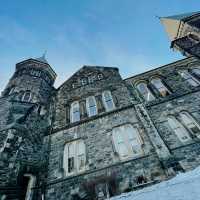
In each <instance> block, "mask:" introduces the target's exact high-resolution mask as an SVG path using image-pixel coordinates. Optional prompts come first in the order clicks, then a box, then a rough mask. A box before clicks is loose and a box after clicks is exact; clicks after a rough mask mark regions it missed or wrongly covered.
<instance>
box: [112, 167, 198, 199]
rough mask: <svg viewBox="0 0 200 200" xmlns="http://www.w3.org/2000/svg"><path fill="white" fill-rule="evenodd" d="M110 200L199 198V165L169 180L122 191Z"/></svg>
mask: <svg viewBox="0 0 200 200" xmlns="http://www.w3.org/2000/svg"><path fill="white" fill-rule="evenodd" d="M111 199H112V200H200V167H198V168H196V169H195V170H193V171H190V172H187V173H182V174H179V175H177V176H176V177H174V178H172V179H171V180H168V181H164V182H162V183H159V184H156V185H153V186H151V187H147V188H144V189H142V190H138V191H135V192H129V193H124V194H122V195H120V196H117V197H113V198H111Z"/></svg>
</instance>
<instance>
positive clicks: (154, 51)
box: [0, 0, 200, 91]
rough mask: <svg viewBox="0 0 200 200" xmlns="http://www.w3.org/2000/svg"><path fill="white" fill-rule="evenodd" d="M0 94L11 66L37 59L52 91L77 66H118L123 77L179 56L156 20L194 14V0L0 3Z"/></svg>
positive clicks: (197, 7) (198, 5)
mask: <svg viewBox="0 0 200 200" xmlns="http://www.w3.org/2000/svg"><path fill="white" fill-rule="evenodd" d="M0 3H1V6H0V91H1V90H2V89H3V88H4V87H5V85H6V83H7V82H8V79H9V78H10V77H11V75H12V74H13V72H14V68H15V64H16V63H17V62H19V61H22V60H23V59H27V58H30V57H33V58H34V57H40V56H41V55H42V54H43V52H44V51H45V50H47V56H46V57H47V60H48V62H49V63H50V65H51V66H52V67H53V68H54V70H55V71H56V72H57V74H58V78H57V81H56V84H55V86H56V87H58V86H59V85H60V84H61V83H62V82H63V81H64V80H66V79H67V78H68V77H69V76H71V75H72V74H73V73H74V72H75V71H76V70H78V69H79V68H80V67H81V66H82V65H103V66H116V67H119V69H120V72H121V75H122V77H123V78H126V77H128V76H132V75H134V74H138V73H141V72H143V71H147V70H149V69H152V68H155V67H158V66H160V65H164V64H167V63H170V62H173V61H176V60H178V59H181V58H182V56H181V55H180V54H179V53H177V52H173V51H172V50H170V48H169V46H170V43H169V40H168V38H167V35H166V33H165V31H164V28H163V26H162V25H161V24H160V22H159V20H158V18H156V16H168V15H174V14H179V13H185V12H193V11H199V10H200V1H199V0H18V1H13V0H7V1H5V0H0Z"/></svg>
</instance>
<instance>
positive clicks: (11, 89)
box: [9, 87, 15, 95]
mask: <svg viewBox="0 0 200 200" xmlns="http://www.w3.org/2000/svg"><path fill="white" fill-rule="evenodd" d="M14 91H15V87H12V88H10V91H9V95H10V94H12V93H13V92H14Z"/></svg>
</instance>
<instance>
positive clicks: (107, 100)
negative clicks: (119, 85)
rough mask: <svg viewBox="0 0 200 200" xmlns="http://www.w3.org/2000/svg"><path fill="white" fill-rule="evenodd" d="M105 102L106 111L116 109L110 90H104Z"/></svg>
mask: <svg viewBox="0 0 200 200" xmlns="http://www.w3.org/2000/svg"><path fill="white" fill-rule="evenodd" d="M102 97H103V104H104V106H105V108H106V111H111V110H113V109H115V104H114V102H113V98H112V94H111V92H110V91H104V92H103V94H102Z"/></svg>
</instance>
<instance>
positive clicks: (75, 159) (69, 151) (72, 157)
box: [63, 140, 86, 175]
mask: <svg viewBox="0 0 200 200" xmlns="http://www.w3.org/2000/svg"><path fill="white" fill-rule="evenodd" d="M85 162H86V154H85V143H84V141H83V140H77V141H73V142H70V143H67V144H66V145H65V148H64V159H63V166H64V169H65V172H66V174H67V175H70V174H73V173H78V172H81V171H84V170H85Z"/></svg>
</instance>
